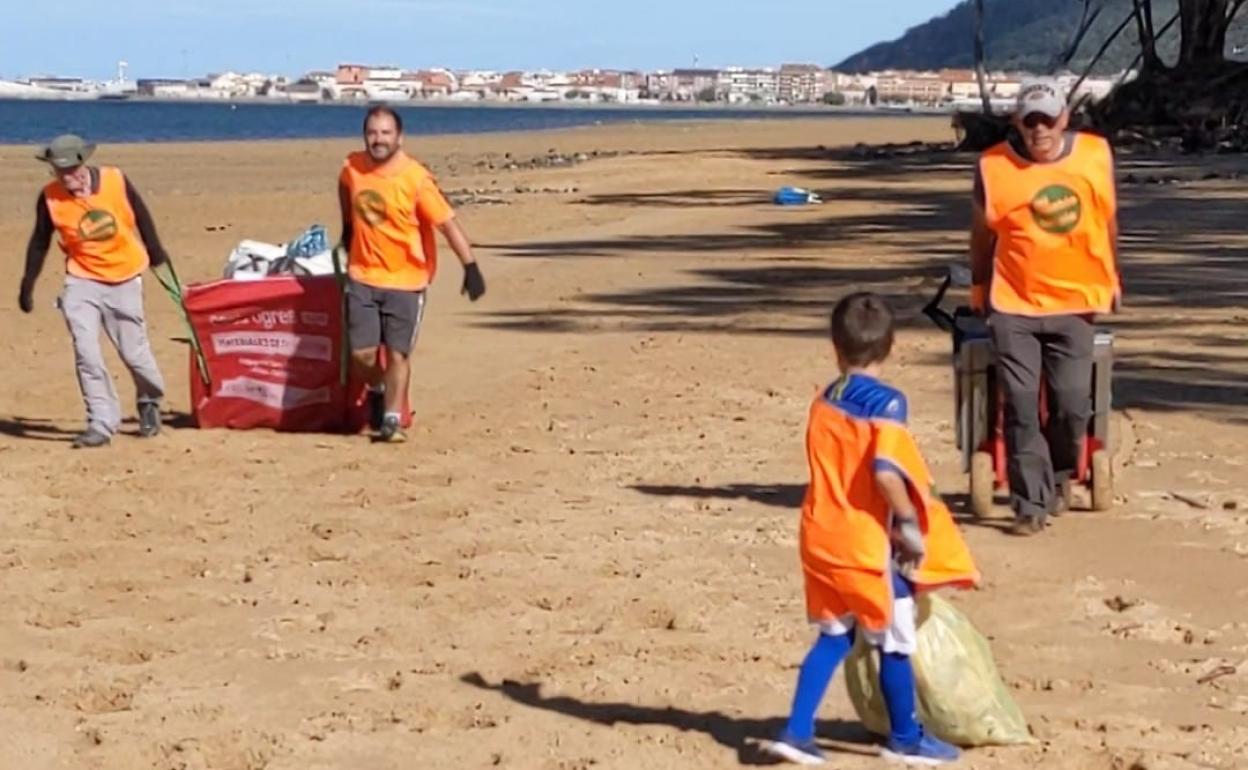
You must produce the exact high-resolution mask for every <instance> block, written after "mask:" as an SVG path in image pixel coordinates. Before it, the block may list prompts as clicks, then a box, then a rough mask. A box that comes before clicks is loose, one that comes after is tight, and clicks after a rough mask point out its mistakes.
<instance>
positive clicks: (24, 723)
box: [0, 118, 1248, 770]
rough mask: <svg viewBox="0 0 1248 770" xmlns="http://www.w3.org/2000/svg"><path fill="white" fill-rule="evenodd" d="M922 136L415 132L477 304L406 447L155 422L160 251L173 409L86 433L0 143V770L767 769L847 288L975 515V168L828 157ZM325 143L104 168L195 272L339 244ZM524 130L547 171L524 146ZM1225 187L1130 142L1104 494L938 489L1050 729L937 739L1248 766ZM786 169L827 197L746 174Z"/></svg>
mask: <svg viewBox="0 0 1248 770" xmlns="http://www.w3.org/2000/svg"><path fill="white" fill-rule="evenodd" d="M952 138H953V134H952V131H951V129H950V128H949V125H948V120H947V118H931V119H927V118H905V119H896V118H894V119H880V118H844V119H835V120H832V119H811V120H805V119H794V120H785V121H771V122H767V121H754V122H750V121H743V122H733V123H728V122H716V123H713V124H705V123H696V122H691V123H682V124H673V125H658V126H648V125H635V126H609V127H595V128H585V129H575V130H567V131H558V132H549V133H538V134H513V135H501V134H500V135H490V136H456V137H433V138H414V139H412V140H410V141H409V142H408V145H407V148H408V149H409V151H411V152H412V153H413V154H415V155H417V156H418V157H420V158H422V159H424V160H425V161H426V162H427V163H428V164H429V165H430V167H431V168H432V169H433V170H434V171H435V173H436V174H437V175H438V177H439V179H440V181H441V183H442V186H443V188H444V189H445V190H446V191H447V192H448V193H450V194H451V195H452V197H453V198H454V199H455V200H457V201H459V202H460V203H461V206H460V216H461V218H462V219H461V221H462V222H463V223H464V225H465V227H466V229H467V230H468V232H469V233H470V234H471V236H472V238H473V240H474V242H475V243H476V244H477V248H478V253H479V256H480V258H481V260H482V264H483V267H484V272H485V276H486V279H487V281H488V283H489V293H488V294H487V296H486V297H485V298H484V299H483V300H482V301H481V302H479V303H477V304H475V305H474V304H470V303H469V302H468V301H467V299H466V298H463V297H461V296H459V293H458V291H459V280H460V271H459V268H458V266H457V265H456V264H455V262H454V258H453V256H451V255H450V254H449V251H448V252H446V253H445V258H444V263H443V264H444V269H443V273H442V274H441V275H440V277H439V281H438V282H437V283H436V285H435V286H434V288H433V290H432V296H431V302H430V306H429V313H428V317H427V320H426V325H425V328H424V331H423V332H422V335H421V339H420V344H419V346H418V349H417V352H416V356H415V360H414V367H413V372H414V374H413V377H414V385H413V391H412V393H413V403H414V405H415V409H416V425H415V427H414V428H413V430H412V432H411V438H412V440H411V441H410V442H409V443H408V444H407V445H405V446H402V447H397V448H396V447H393V446H376V445H372V444H370V443H369V442H368V441H367V440H366V439H363V438H360V437H351V436H335V435H288V434H275V433H269V432H224V431H199V430H196V429H194V428H191V427H188V425H187V422H188V420H187V412H188V411H189V406H188V390H189V387H188V376H189V367H188V361H187V348H186V345H185V344H184V342H183V340H184V338H185V334H186V332H185V329H184V327H183V325H182V322H181V319H180V317H179V315H178V313H177V310H176V309H175V308H174V306H173V305H172V303H171V302H170V301H169V299H168V298H167V297H166V296H165V295H164V293H163V292H162V291H161V290H160V287H159V286H158V285H157V284H156V283H155V281H148V282H147V283H148V285H147V286H146V292H147V302H148V305H147V307H148V316H149V323H150V326H151V330H152V335H153V343H154V346H155V350H156V355H157V358H158V360H159V361H160V363H161V365H162V367H163V369H164V372H165V376H166V378H167V379H168V381H169V383H168V384H169V390H170V398H169V401H168V403H167V405H166V406H167V410H168V412H169V414H168V419H169V420H170V421H172V424H173V426H174V427H172V428H170V429H168V430H167V431H166V432H165V433H164V434H163V435H162V436H161V437H159V438H158V439H155V440H152V441H144V440H140V439H138V438H136V437H135V435H134V434H135V431H136V429H137V426H136V425H135V424H134V423H133V422H131V423H130V424H128V425H127V426H126V428H125V433H126V435H122V436H119V437H118V438H117V439H116V440H115V441H114V445H113V446H112V447H111V448H110V449H108V450H104V451H82V452H80V451H73V450H71V449H70V448H69V444H68V442H69V440H70V439H71V438H72V436H73V435H74V434H75V433H77V432H78V431H79V430H80V429H81V427H82V419H83V414H82V404H81V400H80V397H79V394H78V390H77V385H76V382H75V379H74V375H73V356H72V350H71V348H70V342H69V336H68V333H67V332H66V330H65V326H64V322H63V320H62V319H61V317H60V315H59V313H58V311H57V310H56V309H55V307H54V300H55V297H56V294H57V291H58V290H59V287H60V283H61V277H62V275H63V268H62V266H61V263H62V261H61V259H60V257H59V253H54V254H53V255H52V256H50V257H49V260H48V267H47V268H46V269H45V271H44V275H43V277H42V279H41V281H40V284H39V287H38V290H37V293H36V310H35V312H34V313H33V314H32V315H29V316H26V315H23V314H22V313H21V312H20V311H19V310H18V309H17V291H18V280H19V276H20V274H21V270H22V263H23V258H24V251H25V243H26V239H27V237H28V234H29V230H30V227H31V224H32V222H33V204H34V201H35V197H36V195H37V193H38V189H39V187H40V186H41V185H42V184H44V183H45V182H46V180H47V179H48V176H47V171H46V169H45V168H44V167H43V166H42V165H41V164H39V163H37V162H35V161H34V160H33V159H32V157H31V156H32V148H29V147H12V146H9V147H0V243H4V244H6V248H5V249H4V250H3V255H2V256H0V258H2V259H4V260H5V264H6V268H7V270H6V274H7V275H8V276H9V281H8V284H7V288H6V289H5V291H6V292H8V293H7V294H5V295H4V300H3V302H0V320H2V323H0V351H2V352H3V355H4V358H5V361H6V373H5V376H4V377H3V378H2V379H0V604H2V605H3V606H4V607H5V608H6V611H5V612H4V614H3V618H2V619H0V770H10V769H11V770H42V769H43V768H49V769H51V768H57V769H59V768H66V769H68V768H75V769H87V770H115V769H116V768H130V769H135V770H137V769H139V768H151V769H152V770H296V769H297V770H331V769H332V770H354V769H355V768H369V769H370V770H400V769H403V770H407V769H409V768H420V767H429V768H443V767H446V768H484V767H504V768H541V769H542V770H547V769H549V770H574V769H575V770H588V768H654V769H662V768H680V769H681V770H694V769H698V768H707V769H708V770H709V768H724V767H733V766H737V765H742V764H743V765H755V764H765V763H766V760H765V759H764V758H763V757H762V756H761V755H760V754H759V751H758V742H759V741H760V740H762V739H766V738H768V737H770V736H771V735H772V734H773V733H774V732H775V730H776V729H777V727H778V726H779V725H780V724H781V723H782V720H783V718H784V716H785V715H786V714H787V711H788V705H789V699H790V697H791V693H792V687H793V683H794V678H795V674H796V670H797V666H798V664H799V663H800V661H801V657H802V655H803V654H804V653H805V652H806V649H807V647H808V644H809V641H810V638H811V631H810V630H809V628H808V627H807V626H806V624H805V620H804V617H803V603H802V593H801V575H800V571H799V565H798V560H797V550H796V535H797V515H798V514H797V506H798V504H799V502H800V499H801V495H802V493H803V486H804V483H805V473H806V469H805V464H804V456H803V435H802V431H803V425H804V421H805V418H806V410H807V407H808V404H809V400H810V398H811V397H812V396H813V395H814V393H815V390H816V388H817V387H818V386H819V385H821V384H823V383H825V382H826V381H828V380H829V379H831V378H832V377H833V376H834V375H835V366H834V362H833V360H832V359H831V355H830V346H829V344H828V343H827V342H826V340H825V337H824V329H825V323H826V317H827V313H828V312H829V310H830V308H831V306H832V305H833V304H834V302H835V301H836V299H837V298H838V297H839V296H841V295H842V294H844V293H846V292H848V291H851V290H857V289H873V290H876V291H879V292H882V293H884V294H886V295H887V296H888V297H889V298H890V299H891V300H892V301H893V302H894V303H895V306H896V307H897V309H898V312H899V314H900V315H901V317H902V319H903V323H904V331H903V333H902V334H901V336H900V340H899V345H898V352H897V354H896V355H895V358H894V360H893V361H892V363H891V365H890V369H889V376H890V378H891V379H892V380H893V381H894V382H895V383H896V384H898V385H899V386H900V387H901V388H902V389H904V390H905V391H906V392H907V393H908V395H909V400H910V408H911V415H912V424H913V426H914V430H915V431H916V433H917V435H918V437H919V439H920V441H921V442H922V445H923V448H924V450H925V452H926V454H927V456H928V459H929V461H930V462H931V464H932V466H933V469H934V471H935V472H936V475H937V478H938V480H939V482H940V484H941V485H942V491H944V492H945V493H947V494H949V495H950V496H951V498H952V500H953V502H954V503H955V507H959V508H960V509H961V508H964V505H965V495H964V493H965V487H966V482H965V479H964V477H963V476H962V474H961V472H960V464H959V457H958V453H957V451H956V449H955V447H954V444H953V441H954V438H953V437H954V430H953V423H952V419H951V418H952V415H953V404H952V381H951V374H950V369H949V363H948V349H949V341H948V338H947V337H945V336H944V335H942V333H941V332H939V331H938V330H936V329H934V328H933V327H931V325H930V324H928V323H927V322H926V321H925V319H923V317H922V316H921V315H919V312H918V311H919V308H920V307H921V306H922V304H923V303H924V301H925V300H926V299H927V297H928V296H929V294H930V293H931V292H932V291H933V289H934V288H935V286H936V284H937V282H938V279H939V276H940V275H941V274H942V271H943V269H944V267H945V265H947V264H949V263H952V262H958V263H960V262H962V261H963V260H964V256H963V255H964V253H965V243H966V235H965V228H966V225H967V222H968V221H969V220H968V218H969V205H970V204H969V194H970V186H971V183H970V179H971V163H972V160H973V159H972V158H971V157H969V156H960V155H953V154H924V153H915V154H900V155H894V156H889V157H871V156H870V155H869V154H862V153H857V154H855V153H849V152H846V151H845V148H847V147H851V146H853V145H854V144H856V143H859V142H868V143H883V142H907V141H911V140H924V141H950V140H952ZM357 144H358V143H357V142H355V141H352V140H347V141H306V142H304V141H301V142H267V143H262V142H256V143H211V144H198V145H190V144H187V145H179V144H168V145H164V144H162V145H120V146H105V147H102V148H101V149H100V150H99V152H98V153H97V155H96V157H95V160H97V161H98V162H100V163H109V164H112V163H116V164H118V165H120V166H121V167H122V168H123V169H125V170H126V172H127V173H128V174H129V175H130V177H131V178H132V180H133V181H134V182H135V184H136V185H137V186H138V188H139V189H140V191H141V192H142V193H143V195H144V196H145V198H146V200H147V201H148V203H149V205H150V207H151V209H152V210H153V213H154V215H155V217H156V221H157V225H158V227H159V229H160V233H161V236H162V239H163V240H164V241H165V243H166V245H167V246H168V248H169V250H170V252H171V253H172V254H173V255H174V258H175V260H176V261H177V264H178V268H179V272H180V273H181V275H182V277H183V279H184V280H186V281H205V280H211V279H214V278H215V277H217V276H219V275H220V272H221V268H222V266H223V264H224V260H225V258H226V255H227V254H228V253H229V251H230V249H231V248H232V247H233V246H234V245H235V244H236V243H237V242H238V241H239V240H242V239H244V238H252V239H258V240H266V241H271V242H280V241H285V240H288V239H290V238H292V237H294V236H296V235H297V234H298V233H299V232H301V231H302V230H303V229H304V228H305V227H307V226H308V225H310V224H313V223H318V222H319V223H322V224H325V225H327V226H329V228H330V231H331V233H332V234H333V235H335V236H336V234H337V231H338V224H337V223H338V212H337V200H336V197H335V194H334V184H335V178H336V174H337V171H338V168H339V167H340V164H341V161H342V157H343V156H344V155H345V154H346V153H347V152H349V151H351V150H353V149H356V147H357ZM551 150H555V151H557V152H558V153H560V154H562V155H565V156H572V157H573V159H574V161H576V162H573V163H571V164H569V165H566V166H558V167H547V166H545V165H544V164H540V163H536V164H535V163H532V162H530V161H531V160H532V159H535V158H542V157H545V156H546V155H547V154H548V152H549V151H551ZM578 154H579V155H580V156H582V157H580V158H579V159H577V156H578ZM512 165H514V168H513V167H510V166H512ZM1245 173H1248V162H1246V161H1244V160H1243V159H1239V158H1233V157H1219V158H1212V159H1206V160H1204V161H1201V162H1197V161H1193V160H1183V161H1179V160H1175V161H1164V162H1163V161H1158V160H1155V159H1140V158H1132V157H1124V158H1122V159H1121V163H1120V166H1119V176H1120V179H1121V181H1122V187H1121V198H1122V205H1123V215H1122V216H1123V232H1124V250H1125V261H1124V273H1125V281H1126V290H1127V309H1126V311H1125V313H1124V314H1123V315H1121V316H1120V317H1117V318H1115V319H1113V320H1112V326H1113V328H1114V329H1115V331H1116V333H1117V335H1118V341H1117V371H1116V377H1117V380H1116V392H1115V409H1116V414H1115V419H1114V426H1115V430H1116V438H1117V445H1116V446H1115V447H1114V452H1115V457H1116V464H1117V471H1118V479H1117V484H1118V495H1119V505H1118V506H1117V508H1116V510H1114V511H1113V512H1110V513H1103V514H1091V513H1083V512H1078V511H1076V512H1073V513H1071V514H1069V515H1067V516H1064V517H1062V518H1060V519H1058V520H1057V521H1056V523H1055V525H1054V526H1053V527H1051V528H1050V529H1049V530H1048V531H1047V532H1045V533H1044V534H1042V535H1040V536H1038V537H1035V538H1032V539H1029V540H1018V539H1013V538H1010V537H1008V536H1007V535H1005V534H1004V532H1003V528H1004V526H1005V524H1006V520H1005V517H1006V516H1007V515H1008V512H1007V511H1006V510H1005V509H1004V508H1001V509H1000V510H999V511H998V515H999V518H997V519H992V520H987V521H974V520H970V519H966V520H965V522H964V523H965V533H966V536H967V538H968V540H969V542H970V544H971V546H972V548H973V550H974V552H975V554H976V557H977V559H978V561H979V564H980V567H981V569H982V570H983V572H984V574H985V582H984V585H983V586H982V588H981V589H980V590H978V591H974V592H969V593H962V594H955V595H953V596H951V597H950V598H951V599H953V600H954V601H955V602H956V603H957V605H958V606H959V607H960V608H962V609H963V610H964V611H965V612H966V613H967V614H968V615H969V617H971V619H972V620H973V621H974V622H975V624H976V625H977V627H978V628H979V629H980V630H981V631H982V632H983V633H984V634H985V635H986V636H987V637H988V638H989V639H990V640H991V642H992V645H993V650H994V653H995V655H996V659H997V663H998V666H999V667H1000V669H1001V672H1002V675H1003V676H1004V678H1005V680H1006V682H1007V683H1008V684H1009V686H1010V688H1011V691H1012V693H1013V694H1014V696H1015V697H1016V698H1017V700H1018V702H1019V703H1020V705H1021V706H1022V708H1023V710H1024V711H1025V713H1026V715H1027V717H1028V719H1029V722H1030V724H1031V726H1032V729H1033V732H1034V734H1035V736H1036V737H1037V739H1038V743H1037V744H1036V745H1034V746H1028V747H1020V748H1009V749H1005V748H990V749H979V750H973V751H970V752H968V754H967V756H966V758H965V759H964V760H963V762H962V764H961V765H960V766H962V767H968V768H980V769H983V770H988V769H993V770H996V769H1002V770H1004V769H1005V768H1019V767H1028V766H1035V767H1043V768H1056V769H1058V770H1083V769H1084V768H1087V769H1089V770H1111V769H1112V770H1127V769H1128V768H1135V769H1138V770H1144V769H1145V768H1146V769H1147V770H1179V769H1185V768H1227V769H1229V768H1243V767H1248V612H1245V610H1244V607H1245V606H1248V474H1245V468H1244V466H1245V463H1246V462H1248V412H1246V411H1245V408H1244V407H1245V404H1246V403H1248V385H1246V384H1245V383H1246V382H1248V379H1246V376H1248V354H1246V353H1245V350H1246V347H1245V346H1246V343H1248V330H1246V328H1248V327H1245V322H1246V321H1248V271H1246V270H1245V269H1244V266H1245V258H1244V254H1245V249H1246V247H1248V237H1246V236H1245V230H1244V227H1243V213H1242V212H1243V211H1244V207H1245V197H1246V196H1245V194H1244V191H1243V178H1242V176H1241V175H1242V174H1245ZM785 184H795V185H801V186H805V187H809V188H811V189H814V190H816V191H818V192H819V193H820V194H821V196H822V198H823V200H824V201H825V202H824V203H823V204H822V205H816V206H807V207H796V208H781V207H776V206H773V205H771V203H770V195H771V193H772V191H773V190H774V189H775V188H777V187H779V186H781V185H785ZM110 362H111V365H112V366H113V373H114V376H116V377H118V379H119V389H120V392H121V394H122V398H123V401H125V402H126V403H127V405H129V402H130V401H131V400H132V395H133V389H132V386H131V384H130V383H129V382H128V380H127V379H126V378H125V376H124V370H123V369H122V368H121V367H120V365H119V363H117V361H116V357H115V356H112V355H111V353H110ZM131 411H132V408H131ZM822 717H823V719H824V720H825V721H824V722H823V723H822V725H821V733H820V734H821V736H823V738H824V739H825V740H826V742H827V745H828V747H829V750H830V751H831V752H832V754H833V756H832V759H833V765H832V766H834V767H839V768H851V769H852V768H869V767H876V766H878V763H879V760H878V759H877V758H876V757H875V756H874V752H875V748H874V746H873V744H872V741H871V737H870V736H869V735H868V734H866V733H865V732H863V731H862V730H861V728H859V727H858V726H857V724H856V718H855V715H854V712H853V709H852V708H851V706H850V704H849V701H848V699H847V697H846V696H845V693H844V684H843V677H840V676H838V678H837V680H836V681H834V683H833V685H832V688H831V690H830V695H829V699H828V701H827V703H826V705H825V708H824V710H823V712H822Z"/></svg>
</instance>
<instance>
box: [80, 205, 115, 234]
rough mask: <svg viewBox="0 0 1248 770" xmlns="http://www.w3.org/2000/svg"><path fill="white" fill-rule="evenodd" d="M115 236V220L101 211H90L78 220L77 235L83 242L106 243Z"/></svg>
mask: <svg viewBox="0 0 1248 770" xmlns="http://www.w3.org/2000/svg"><path fill="white" fill-rule="evenodd" d="M116 234H117V220H116V219H114V218H113V215H112V214H110V213H108V212H107V211H103V210H101V209H91V210H90V211H88V212H87V213H85V214H83V215H82V219H79V220H78V235H79V236H80V237H81V238H82V239H83V240H84V241H107V240H108V239H109V238H112V237H113V236H114V235H116Z"/></svg>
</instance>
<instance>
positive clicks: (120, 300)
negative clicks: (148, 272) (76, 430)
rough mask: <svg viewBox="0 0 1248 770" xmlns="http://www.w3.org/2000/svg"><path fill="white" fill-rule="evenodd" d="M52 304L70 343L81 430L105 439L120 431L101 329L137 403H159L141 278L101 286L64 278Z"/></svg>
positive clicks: (159, 381)
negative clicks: (82, 414)
mask: <svg viewBox="0 0 1248 770" xmlns="http://www.w3.org/2000/svg"><path fill="white" fill-rule="evenodd" d="M58 304H59V305H60V308H61V312H62V313H63V314H64V315H65V323H66V324H67V325H68V326H69V334H70V336H71V337H72V338H73V341H74V364H75V366H76V367H77V369H78V387H79V388H80V389H81V390H82V400H83V402H84V403H85V404H86V407H87V429H88V430H92V429H93V430H96V431H99V432H100V433H104V434H106V435H109V436H111V435H112V434H114V433H116V432H117V430H118V429H119V428H120V427H121V402H120V401H118V399H117V389H116V388H114V387H113V378H112V375H110V374H109V373H108V367H106V366H105V364H104V352H103V350H101V348H100V330H101V329H103V331H104V333H105V334H107V335H108V339H109V340H110V341H112V343H113V347H115V348H116V349H117V353H118V354H119V355H120V356H121V360H122V362H123V363H125V365H126V368H127V369H129V370H130V375H131V376H132V377H133V378H134V388H135V391H136V394H137V397H138V403H139V404H145V403H159V402H160V399H161V398H162V397H163V396H164V395H165V381H164V378H162V377H161V376H160V370H159V369H158V368H157V367H156V359H155V357H154V356H152V346H151V344H150V343H149V342H148V340H147V324H146V322H145V321H144V319H143V279H142V278H133V279H131V280H129V281H126V282H125V283H119V284H107V283H100V282H99V281H92V280H88V279H86V278H78V277H77V276H72V275H71V276H67V277H66V279H65V290H64V291H63V292H62V293H61V297H60V301H59V303H58Z"/></svg>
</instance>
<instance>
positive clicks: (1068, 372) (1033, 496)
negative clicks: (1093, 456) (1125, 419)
mask: <svg viewBox="0 0 1248 770" xmlns="http://www.w3.org/2000/svg"><path fill="white" fill-rule="evenodd" d="M988 324H989V326H990V327H991V329H992V341H993V346H994V347H995V348H996V357H997V372H998V376H999V377H1000V378H1001V385H1002V386H1003V388H1004V391H1005V443H1006V451H1007V452H1008V454H1009V463H1008V468H1007V471H1008V475H1009V479H1010V504H1011V507H1012V508H1013V509H1014V513H1015V515H1017V516H1029V517H1034V516H1040V515H1044V514H1047V513H1049V512H1050V511H1052V510H1053V504H1054V503H1055V502H1056V485H1057V484H1058V483H1062V482H1065V481H1066V480H1068V479H1070V478H1071V476H1072V475H1073V474H1074V472H1075V470H1076V469H1077V468H1078V464H1079V452H1080V449H1081V448H1082V445H1083V438H1084V436H1085V435H1086V434H1087V431H1088V419H1089V418H1090V417H1091V415H1092V352H1093V344H1094V342H1095V339H1096V330H1095V327H1094V326H1093V324H1092V318H1091V317H1089V316H1079V315H1058V316H1045V317H1040V318H1030V317H1026V316H1017V315H1007V314H1005V313H994V314H993V315H992V316H991V318H990V319H989V321H988ZM1042 370H1043V374H1044V377H1045V379H1046V380H1047V382H1048V392H1047V394H1046V395H1047V396H1048V412H1049V419H1048V424H1047V434H1048V435H1047V436H1046V435H1045V430H1044V429H1042V427H1041V425H1040V383H1041V371H1042Z"/></svg>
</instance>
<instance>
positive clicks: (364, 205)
mask: <svg viewBox="0 0 1248 770" xmlns="http://www.w3.org/2000/svg"><path fill="white" fill-rule="evenodd" d="M339 181H340V183H341V184H342V185H343V186H344V187H345V188H346V191H347V194H348V195H349V196H350V204H351V243H350V244H349V248H350V254H351V256H350V260H349V261H348V272H349V273H350V275H351V278H352V280H355V281H359V282H360V283H363V284H366V285H368V286H374V287H376V288H380V289H399V290H403V291H419V290H421V289H424V288H425V287H427V286H428V285H429V283H430V282H431V281H432V280H433V276H434V273H436V272H437V265H438V251H437V239H436V237H435V235H434V228H436V227H438V226H439V225H442V224H444V223H446V222H447V221H448V220H450V219H451V218H452V217H454V216H455V212H454V210H452V209H451V205H450V204H449V203H448V202H447V200H446V198H445V197H444V196H443V195H442V191H441V190H439V189H438V185H437V182H436V181H435V180H434V178H433V175H432V174H430V173H429V170H428V169H426V168H425V167H424V166H422V165H421V164H420V163H418V162H417V161H416V160H414V159H413V158H411V157H410V156H408V155H406V154H404V153H402V151H400V152H399V154H398V155H397V156H396V157H395V158H394V160H393V161H391V163H390V164H389V165H387V166H385V167H379V166H378V165H377V163H376V162H375V161H373V159H372V158H371V157H370V156H369V154H368V153H367V152H353V153H351V154H350V155H348V156H347V160H346V162H345V163H344V164H343V166H342V173H341V175H340V176H339Z"/></svg>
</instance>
